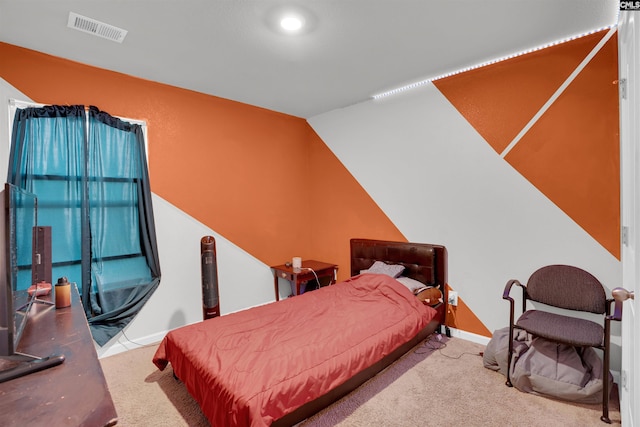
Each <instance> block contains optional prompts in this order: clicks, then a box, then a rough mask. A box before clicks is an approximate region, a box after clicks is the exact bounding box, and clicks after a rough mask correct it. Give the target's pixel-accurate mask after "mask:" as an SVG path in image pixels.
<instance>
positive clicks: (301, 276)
mask: <svg viewBox="0 0 640 427" xmlns="http://www.w3.org/2000/svg"><path fill="white" fill-rule="evenodd" d="M271 269H272V270H273V287H274V290H275V292H276V301H278V300H280V290H279V286H278V281H279V280H278V279H284V280H286V281H288V282H289V284H290V285H291V296H294V295H300V284H302V283H304V282H308V281H310V280H315V279H316V276H317V278H318V280H320V279H321V278H323V277H329V278H330V282H329V283H330V284H334V283H336V280H337V279H338V266H337V265H336V264H330V263H326V262H321V261H314V260H304V261H302V268H300V269H297V268H295V269H294V268H293V267H291V266H287V265H286V264H282V265H275V266H271ZM314 272H315V274H313V273H314Z"/></svg>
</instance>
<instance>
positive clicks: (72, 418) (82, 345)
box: [0, 287, 117, 427]
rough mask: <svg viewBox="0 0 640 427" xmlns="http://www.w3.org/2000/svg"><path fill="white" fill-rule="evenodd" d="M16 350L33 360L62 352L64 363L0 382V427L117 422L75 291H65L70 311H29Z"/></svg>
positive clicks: (91, 425)
mask: <svg viewBox="0 0 640 427" xmlns="http://www.w3.org/2000/svg"><path fill="white" fill-rule="evenodd" d="M39 298H40V299H45V300H46V299H50V296H45V297H39ZM17 350H18V352H19V353H25V354H29V355H33V356H38V357H46V356H51V355H53V354H63V355H64V357H65V360H64V362H63V363H62V364H60V365H58V366H54V367H51V368H48V369H45V370H43V371H39V372H34V373H31V374H28V375H26V376H23V377H20V378H15V379H12V380H9V381H6V382H3V383H0V414H2V416H1V417H2V421H1V422H0V424H2V425H3V426H5V427H8V426H30V427H33V426H43V427H45V426H46V427H49V426H56V427H58V426H70V427H71V426H73V427H77V426H86V427H99V426H113V425H115V424H116V423H117V414H116V409H115V406H114V405H113V401H112V400H111V394H110V393H109V389H108V386H107V381H106V379H105V378H104V374H103V372H102V367H101V366H100V362H99V361H98V355H97V353H96V349H95V347H94V344H93V339H92V337H91V332H90V331H89V325H88V323H87V318H86V317H85V314H84V309H83V307H82V303H81V302H80V296H79V294H78V289H77V288H76V287H72V289H71V306H70V307H66V308H60V309H56V308H55V306H53V305H45V304H34V305H33V306H32V307H31V311H30V313H29V319H28V321H27V324H26V326H25V329H24V332H23V335H22V338H21V340H20V343H19V344H18V349H17Z"/></svg>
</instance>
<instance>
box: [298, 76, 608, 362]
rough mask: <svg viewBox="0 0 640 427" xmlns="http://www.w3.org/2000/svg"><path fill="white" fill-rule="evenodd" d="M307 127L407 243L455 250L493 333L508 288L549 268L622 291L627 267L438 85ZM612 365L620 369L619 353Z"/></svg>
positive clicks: (452, 276) (468, 289) (468, 298)
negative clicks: (504, 155)
mask: <svg viewBox="0 0 640 427" xmlns="http://www.w3.org/2000/svg"><path fill="white" fill-rule="evenodd" d="M309 123H310V125H311V126H312V127H313V128H314V130H315V131H316V132H317V133H318V135H319V136H320V137H321V138H322V140H323V141H324V142H325V143H326V144H327V146H328V147H329V148H330V149H331V150H332V151H333V152H334V153H335V155H336V156H337V157H338V158H339V159H340V161H341V162H342V163H343V164H344V165H345V166H346V168H347V169H348V170H349V171H350V172H351V173H352V174H353V176H354V177H355V179H356V180H358V182H359V183H360V184H361V185H362V186H363V187H364V189H365V190H366V191H367V192H368V193H369V194H370V195H371V197H373V199H374V200H375V201H376V203H377V204H378V205H379V206H380V207H381V209H382V210H383V211H384V212H385V213H386V214H387V215H388V216H389V218H390V219H391V221H392V222H393V223H394V224H395V225H396V226H397V227H398V228H399V230H400V231H401V232H402V233H403V234H404V235H405V237H406V238H407V239H408V240H409V241H415V242H424V243H437V244H442V245H445V246H446V247H447V249H448V253H449V285H450V286H451V287H452V288H453V289H454V290H456V291H458V292H459V296H460V298H462V299H463V300H464V302H465V303H466V304H467V305H468V306H469V307H470V309H471V310H472V311H473V312H474V313H475V314H476V316H478V318H479V319H480V320H481V321H482V323H483V324H484V325H485V326H486V327H487V328H488V329H489V330H490V331H494V330H496V329H500V328H502V327H505V326H507V325H508V319H509V314H508V303H507V302H506V301H504V300H502V291H503V289H504V286H505V284H506V282H507V281H508V280H509V279H512V278H513V279H520V280H521V281H523V282H525V281H526V280H527V278H528V277H529V276H530V275H531V273H533V271H535V270H536V269H537V268H539V267H541V266H543V265H547V264H556V263H558V264H561V263H564V264H572V265H576V266H579V267H582V268H584V269H586V270H588V271H589V272H591V273H592V274H594V275H595V276H596V277H598V278H599V279H600V280H601V281H602V282H603V283H604V284H605V286H607V287H608V288H609V289H613V288H614V287H616V286H619V285H620V283H621V268H620V262H619V261H618V260H617V259H616V258H615V257H613V256H612V255H611V254H610V253H609V252H608V251H607V250H606V249H604V248H603V247H602V246H601V245H600V244H599V243H598V242H596V241H595V240H594V239H593V238H592V237H591V236H590V235H589V234H587V233H586V232H585V231H584V230H583V229H582V228H580V227H579V226H578V225H577V224H576V223H575V222H574V221H573V220H572V219H571V218H569V217H568V216H567V215H565V214H564V213H563V212H562V211H561V210H560V209H559V208H558V207H557V206H556V205H554V204H553V203H552V202H551V201H550V200H549V199H547V198H546V197H545V196H544V195H543V194H541V193H540V192H539V191H538V190H537V189H536V188H535V187H534V186H533V185H531V184H530V183H529V182H528V181H527V180H526V179H524V178H523V177H522V176H521V175H520V174H519V173H518V172H517V171H516V170H515V169H513V168H512V167H511V166H510V165H509V164H508V163H507V162H506V161H504V160H502V159H501V158H500V156H499V155H498V154H497V153H496V152H495V151H494V150H493V149H492V148H491V147H490V146H489V144H487V143H486V142H485V141H484V140H483V138H482V137H481V136H480V135H479V134H478V133H477V132H476V131H475V130H474V129H473V128H472V127H471V125H470V124H469V123H468V122H467V121H466V120H465V119H464V118H463V117H462V116H461V115H460V114H459V113H458V111H457V110H456V109H455V108H453V106H452V105H451V104H450V103H449V102H448V101H447V99H446V98H445V97H444V96H442V94H441V93H440V92H439V91H438V90H437V89H436V88H435V86H433V85H426V86H423V87H421V88H418V89H415V90H413V91H409V92H404V93H401V94H398V95H395V96H392V97H388V98H383V99H381V100H371V101H367V102H363V103H360V104H357V105H353V106H350V107H347V108H344V109H340V110H335V111H332V112H329V113H326V114H322V115H319V116H316V117H313V118H311V119H310V120H309ZM514 294H516V293H515V292H514ZM615 328H617V330H615V329H614V331H613V332H614V334H616V335H619V326H616V327H615ZM618 350H619V349H618ZM612 360H613V363H612V366H614V365H615V364H616V363H617V364H618V366H619V351H616V352H615V353H614V354H613V356H612ZM614 369H615V367H614Z"/></svg>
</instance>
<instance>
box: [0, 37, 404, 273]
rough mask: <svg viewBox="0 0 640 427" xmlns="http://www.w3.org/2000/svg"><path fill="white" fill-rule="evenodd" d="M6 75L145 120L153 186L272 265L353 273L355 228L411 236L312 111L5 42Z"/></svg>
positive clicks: (360, 232) (50, 93) (61, 97)
mask: <svg viewBox="0 0 640 427" xmlns="http://www.w3.org/2000/svg"><path fill="white" fill-rule="evenodd" d="M0 57H1V58H3V60H2V61H1V62H0V77H2V78H3V79H5V80H6V81H7V82H9V83H10V84H11V85H13V86H14V87H16V88H17V89H19V90H20V91H21V92H22V93H24V94H25V95H27V96H28V97H29V98H31V99H33V100H34V101H35V102H38V103H43V104H85V105H95V106H97V107H99V108H100V109H102V110H104V111H106V112H108V113H110V114H113V115H117V116H122V117H130V118H135V119H141V120H145V121H146V122H147V125H148V135H149V153H148V154H149V170H150V175H151V189H152V191H153V192H154V193H156V194H157V195H159V196H160V197H162V198H164V199H165V200H167V201H169V202H170V203H172V204H173V205H175V206H177V207H179V208H180V209H182V210H183V211H185V212H186V213H188V214H189V215H191V216H193V217H194V218H196V219H197V220H199V221H201V222H202V223H204V224H206V225H207V226H209V227H210V228H212V229H213V230H215V231H216V232H217V233H219V234H221V235H222V236H224V237H225V238H227V239H228V240H230V241H231V242H233V243H234V244H235V245H237V246H239V247H240V248H242V249H243V250H245V251H247V252H248V253H250V254H251V255H253V256H255V257H256V258H257V259H259V260H261V261H263V262H264V263H266V264H267V265H274V264H281V263H283V262H285V261H287V260H289V259H291V257H292V256H298V255H299V256H302V257H303V258H315V259H319V260H323V261H328V262H334V263H337V264H338V265H339V266H340V270H339V277H340V278H341V279H342V278H346V277H348V275H349V239H350V238H352V237H371V238H381V239H385V238H389V239H396V240H405V239H404V237H403V236H402V235H401V233H400V232H399V231H398V230H397V228H396V227H395V226H394V225H393V224H392V223H391V222H390V221H389V219H388V218H387V217H386V216H385V215H384V214H383V213H382V212H381V211H380V209H379V208H378V206H377V205H376V204H375V203H374V202H373V201H372V200H371V198H370V197H369V196H368V195H367V194H366V193H365V192H364V190H363V189H362V187H361V186H360V185H359V184H358V183H357V182H356V181H355V180H354V179H353V177H352V176H351V175H350V174H349V172H348V171H347V170H346V169H345V168H344V166H343V165H342V164H341V163H340V162H339V161H338V160H337V159H336V158H335V156H333V155H332V153H331V152H330V151H329V150H328V149H327V147H326V146H325V145H324V144H323V142H322V141H321V140H320V138H319V137H318V136H317V135H316V134H315V132H314V131H313V130H312V129H311V127H310V126H309V125H308V124H307V123H306V121H305V120H303V119H300V118H297V117H293V116H288V115H285V114H280V113H276V112H273V111H269V110H265V109H262V108H258V107H254V106H250V105H246V104H242V103H238V102H234V101H229V100H226V99H221V98H218V97H215V96H209V95H204V94H200V93H196V92H193V91H189V90H184V89H178V88H175V87H172V86H168V85H164V84H159V83H155V82H150V81H147V80H143V79H139V78H135V77H131V76H127V75H123V74H119V73H114V72H111V71H106V70H102V69H98V68H94V67H90V66H86V65H83V64H79V63H76V62H72V61H68V60H65V59H61V58H57V57H53V56H49V55H45V54H42V53H39V52H34V51H31V50H28V49H23V48H19V47H16V46H12V45H9V44H4V43H0Z"/></svg>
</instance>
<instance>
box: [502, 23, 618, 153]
mask: <svg viewBox="0 0 640 427" xmlns="http://www.w3.org/2000/svg"><path fill="white" fill-rule="evenodd" d="M614 33H615V29H614V28H611V29H609V32H608V33H607V34H605V36H604V37H603V38H602V39H601V40H600V42H598V44H597V45H596V46H595V47H594V48H593V49H592V50H591V52H589V54H588V55H587V56H586V57H585V58H584V59H583V60H582V62H581V63H580V65H578V66H577V67H576V69H575V70H573V72H572V73H571V75H569V77H567V79H566V80H565V81H564V82H563V83H562V84H561V85H560V87H559V88H558V89H557V90H556V91H555V93H554V94H553V95H551V97H550V98H549V99H548V100H547V102H545V104H544V105H543V106H542V107H541V108H540V110H539V111H538V112H537V113H536V114H535V115H534V116H533V118H532V119H531V120H530V121H529V123H527V124H526V126H525V127H523V128H522V130H521V131H520V133H518V135H516V137H515V138H514V139H513V141H511V142H510V143H509V145H508V146H507V148H505V149H504V150H503V151H502V153H500V158H502V159H504V158H505V156H506V155H507V154H509V151H511V150H512V149H513V147H515V146H516V144H517V143H518V142H520V140H521V139H522V137H523V136H524V135H525V134H526V133H527V132H529V129H531V128H532V127H533V125H535V124H536V122H537V121H538V119H539V118H540V117H542V115H543V114H544V113H546V111H547V110H548V109H549V107H551V105H552V104H553V103H554V102H556V99H558V98H559V97H560V95H562V92H564V91H565V89H566V88H567V87H569V85H570V84H571V82H573V80H575V78H576V77H578V74H580V73H581V72H582V70H583V69H584V67H586V66H587V64H588V63H589V62H590V61H591V60H592V59H593V57H594V56H596V54H597V53H598V52H599V51H600V49H602V47H603V46H604V45H605V43H607V41H609V39H610V38H611V36H613V34H614Z"/></svg>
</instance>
